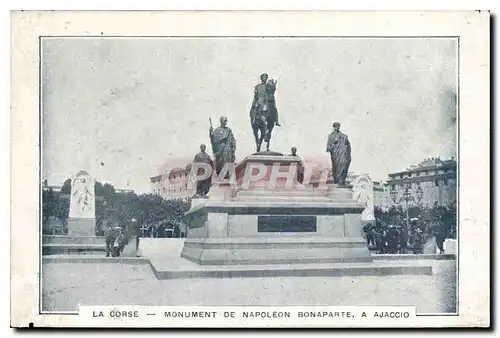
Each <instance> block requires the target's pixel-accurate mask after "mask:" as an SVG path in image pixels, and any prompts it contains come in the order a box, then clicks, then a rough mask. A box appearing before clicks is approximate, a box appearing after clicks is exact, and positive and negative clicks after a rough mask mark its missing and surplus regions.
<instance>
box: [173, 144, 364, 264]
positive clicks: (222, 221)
mask: <svg viewBox="0 0 500 338" xmlns="http://www.w3.org/2000/svg"><path fill="white" fill-rule="evenodd" d="M250 164H255V166H260V167H261V169H262V165H264V170H265V175H260V176H262V177H261V178H259V179H257V180H254V181H251V182H248V181H245V173H248V168H252V167H255V166H250ZM293 167H295V168H297V169H298V170H295V169H293ZM301 167H303V164H302V161H301V160H300V158H299V157H294V156H279V155H276V154H272V155H267V156H266V155H262V154H255V155H250V156H248V157H247V158H246V159H244V160H243V161H242V162H241V163H240V164H239V165H238V166H237V167H236V181H237V185H236V186H233V187H229V188H227V187H226V189H229V190H230V191H233V193H231V194H223V196H224V198H220V196H221V194H217V193H215V192H214V194H213V195H211V196H210V198H209V199H208V201H207V202H206V203H203V204H197V205H194V204H193V205H192V207H191V209H190V210H189V211H188V212H187V213H186V216H187V218H188V236H187V239H186V241H185V243H184V247H183V250H182V253H181V256H182V257H184V258H186V259H188V260H190V261H192V262H195V263H198V264H200V265H241V264H294V263H339V262H372V261H373V258H372V256H371V255H370V252H369V251H368V247H367V246H366V241H365V240H364V239H363V230H362V225H361V213H362V211H363V208H364V207H363V206H362V205H360V204H358V203H356V202H354V201H353V200H352V197H351V198H348V196H352V193H351V192H350V191H349V190H348V189H338V188H335V187H331V189H330V190H328V189H326V190H314V189H312V188H308V187H305V186H303V185H302V184H301V182H300V170H301V169H299V168H301ZM290 168H291V171H288V170H289V169H290ZM291 172H292V173H295V174H293V175H292V174H290V173H291ZM247 177H248V176H247ZM272 180H275V182H270V181H272ZM335 189H338V190H335ZM211 191H212V190H211ZM327 191H328V193H327ZM349 194H350V195H349Z"/></svg>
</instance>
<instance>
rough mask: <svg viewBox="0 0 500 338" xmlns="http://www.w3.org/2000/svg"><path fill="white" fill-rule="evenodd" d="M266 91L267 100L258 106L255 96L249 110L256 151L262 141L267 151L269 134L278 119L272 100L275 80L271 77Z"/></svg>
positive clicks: (269, 139)
mask: <svg viewBox="0 0 500 338" xmlns="http://www.w3.org/2000/svg"><path fill="white" fill-rule="evenodd" d="M266 91H267V98H268V99H267V102H266V103H265V104H264V105H261V106H259V105H258V104H256V102H257V98H256V97H255V98H254V102H253V104H252V109H251V111H250V120H251V124H252V129H253V134H254V136H255V145H256V148H257V152H260V149H261V146H262V141H265V142H266V150H267V151H269V145H270V141H271V135H272V132H273V129H274V126H275V125H276V122H277V120H278V109H277V108H276V102H275V100H274V92H275V91H276V82H275V81H274V80H272V79H271V80H269V82H267V84H266Z"/></svg>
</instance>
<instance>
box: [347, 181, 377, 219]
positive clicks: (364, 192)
mask: <svg viewBox="0 0 500 338" xmlns="http://www.w3.org/2000/svg"><path fill="white" fill-rule="evenodd" d="M352 191H353V198H354V200H355V201H357V202H358V203H360V204H361V205H364V207H365V208H364V209H363V212H362V213H361V219H362V221H363V222H365V223H374V222H375V210H374V201H373V199H374V196H373V182H372V180H371V179H370V177H368V175H360V176H359V177H357V178H356V179H355V180H354V182H353V183H352Z"/></svg>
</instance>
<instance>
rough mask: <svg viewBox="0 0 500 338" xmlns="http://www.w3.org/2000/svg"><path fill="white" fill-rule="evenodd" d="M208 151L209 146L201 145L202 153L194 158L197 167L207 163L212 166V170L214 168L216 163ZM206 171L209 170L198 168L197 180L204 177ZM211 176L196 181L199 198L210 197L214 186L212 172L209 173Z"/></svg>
mask: <svg viewBox="0 0 500 338" xmlns="http://www.w3.org/2000/svg"><path fill="white" fill-rule="evenodd" d="M206 149H207V146H206V145H204V144H202V145H200V152H199V153H198V154H196V155H195V156H194V160H193V163H194V164H195V165H196V163H205V164H208V165H209V166H210V168H211V169H212V168H213V166H214V162H213V161H212V159H211V158H210V155H208V154H207V153H206V152H205V151H206ZM205 170H208V168H201V167H200V168H196V176H197V178H198V177H200V176H203V175H204V174H208V173H205ZM209 174H210V176H209V177H207V178H205V179H203V180H201V179H198V180H197V181H196V196H199V197H205V196H207V195H208V192H209V191H210V187H211V186H212V170H210V172H209Z"/></svg>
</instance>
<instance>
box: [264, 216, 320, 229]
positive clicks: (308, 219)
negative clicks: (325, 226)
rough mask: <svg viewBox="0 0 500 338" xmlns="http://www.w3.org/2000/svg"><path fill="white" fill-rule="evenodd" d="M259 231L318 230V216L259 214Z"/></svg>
mask: <svg viewBox="0 0 500 338" xmlns="http://www.w3.org/2000/svg"><path fill="white" fill-rule="evenodd" d="M257 222H258V226H257V228H258V231H259V232H316V231H317V227H316V216H288V215H283V216H258V221H257Z"/></svg>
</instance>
